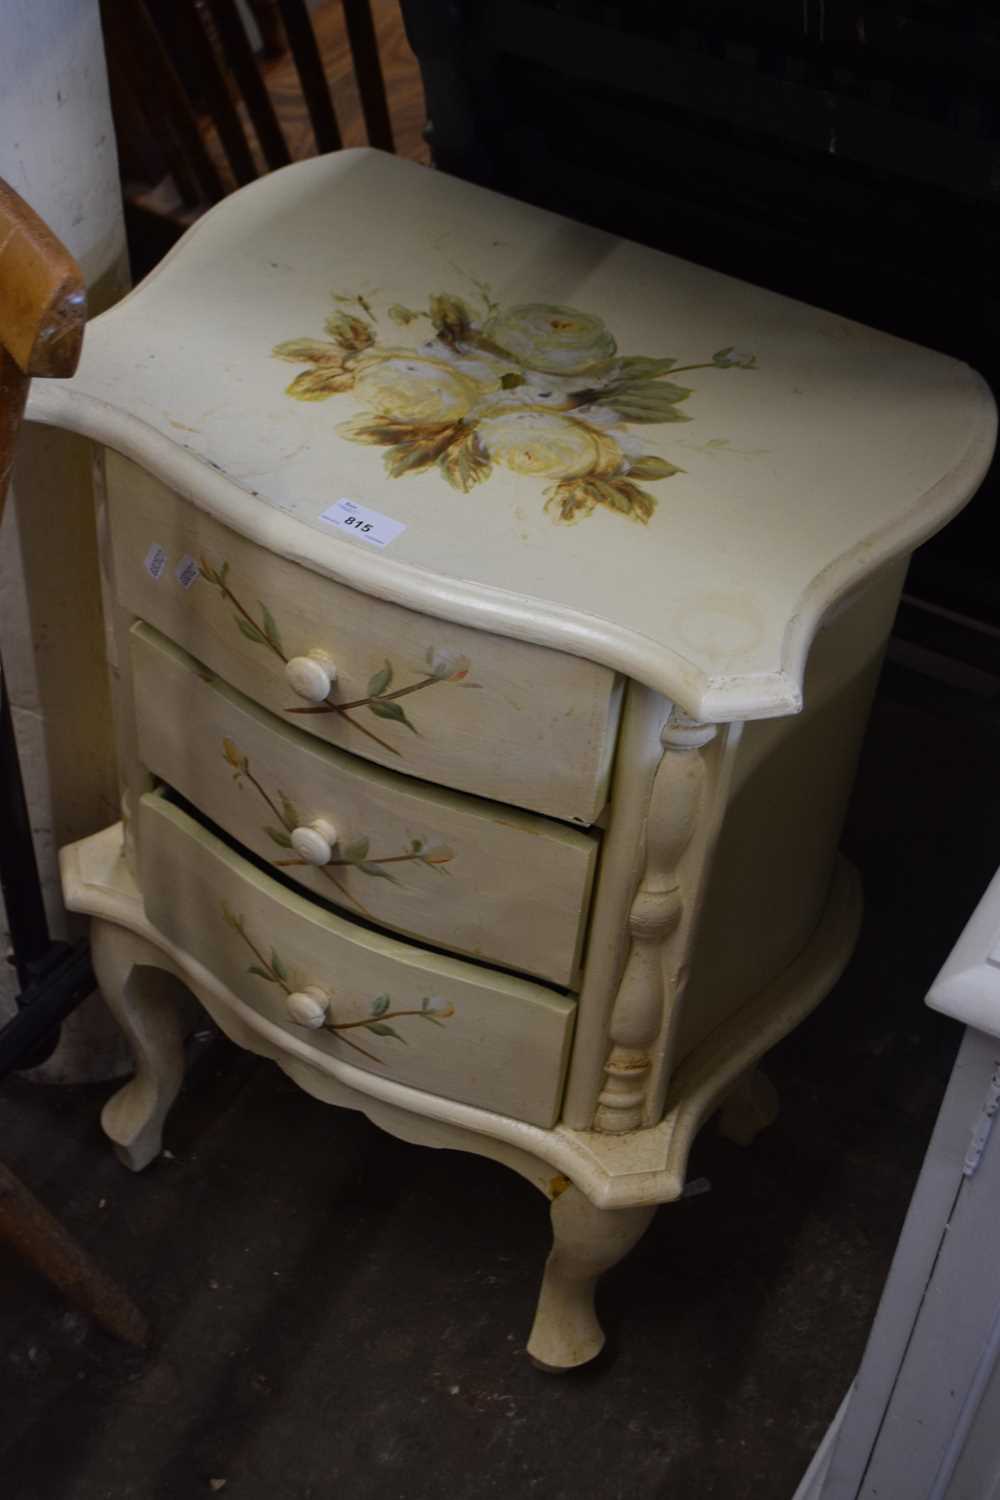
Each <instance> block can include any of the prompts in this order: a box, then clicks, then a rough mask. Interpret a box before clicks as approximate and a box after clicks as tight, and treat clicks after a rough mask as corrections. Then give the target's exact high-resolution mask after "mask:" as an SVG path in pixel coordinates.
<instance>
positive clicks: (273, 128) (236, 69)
mask: <svg viewBox="0 0 1000 1500" xmlns="http://www.w3.org/2000/svg"><path fill="white" fill-rule="evenodd" d="M206 4H207V5H208V9H209V11H210V13H211V16H212V19H213V21H214V22H215V24H216V27H217V28H218V32H219V40H220V41H221V43H222V48H223V51H224V53H225V55H226V60H227V61H228V63H229V65H230V67H231V68H232V70H233V74H234V76H235V78H236V81H237V83H238V84H239V87H240V91H241V93H242V94H243V98H244V99H245V101H246V106H247V109H248V110H249V111H250V118H251V120H252V121H253V128H254V130H255V131H256V132H257V138H258V140H259V141H260V144H261V149H262V150H263V152H264V156H265V158H266V160H267V164H268V166H269V167H272V168H274V167H287V166H288V164H289V162H290V161H291V159H292V158H291V156H290V154H289V151H288V145H287V143H286V141H285V138H284V136H283V135H282V133H281V126H280V125H279V124H278V117H277V115H276V114H275V112H274V105H273V104H272V103H271V96H270V94H269V93H268V92H267V89H266V88H265V86H264V81H263V79H262V78H261V76H260V73H259V71H258V68H257V61H256V59H255V57H254V55H253V50H252V48H251V46H250V39H249V37H248V36H247V33H246V27H245V26H244V24H243V19H242V17H241V16H240V13H239V11H238V10H237V8H236V4H235V0H206Z"/></svg>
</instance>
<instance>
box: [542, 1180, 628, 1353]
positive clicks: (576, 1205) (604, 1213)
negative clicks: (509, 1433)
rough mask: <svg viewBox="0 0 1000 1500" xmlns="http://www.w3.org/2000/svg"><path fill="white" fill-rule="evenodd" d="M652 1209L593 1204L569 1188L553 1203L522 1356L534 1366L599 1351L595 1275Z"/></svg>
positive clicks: (621, 1251) (617, 1255)
mask: <svg viewBox="0 0 1000 1500" xmlns="http://www.w3.org/2000/svg"><path fill="white" fill-rule="evenodd" d="M655 1212H656V1206H655V1204H651V1205H649V1206H648V1207H641V1208H615V1209H604V1208H595V1207H594V1205H593V1204H592V1203H591V1202H590V1201H589V1200H588V1199H587V1198H585V1197H584V1196H583V1194H582V1193H581V1192H580V1191H579V1190H578V1189H577V1188H575V1187H568V1188H566V1190H565V1191H564V1192H562V1193H560V1195H559V1197H558V1198H556V1199H555V1200H554V1201H553V1203H552V1241H553V1242H552V1251H551V1253H550V1255H549V1258H548V1261H547V1262H546V1266H545V1275H544V1277H543V1279H542V1289H541V1292H540V1294H539V1298H538V1307H537V1309H536V1312H535V1322H534V1326H533V1328H532V1330H531V1337H530V1338H529V1340H528V1355H529V1357H530V1359H531V1361H532V1363H533V1364H535V1365H537V1366H538V1368H539V1369H541V1370H545V1371H548V1372H551V1373H561V1372H563V1371H565V1370H572V1369H575V1368H576V1367H577V1366H578V1365H585V1364H587V1363H588V1362H589V1361H590V1360H592V1359H594V1358H595V1356H596V1355H598V1354H599V1353H600V1352H601V1350H602V1348H603V1347H604V1332H603V1330H602V1328H601V1325H600V1323H598V1321H597V1315H596V1313H595V1311H594V1291H595V1288H596V1285H597V1278H598V1277H599V1276H600V1275H601V1273H602V1272H604V1271H608V1270H610V1269H611V1267H612V1266H614V1265H617V1263H618V1262H619V1261H620V1260H621V1259H622V1258H623V1257H624V1256H625V1255H627V1254H628V1252H629V1251H630V1250H631V1249H632V1246H633V1245H635V1244H636V1243H637V1242H638V1241H639V1240H640V1239H641V1237H642V1235H643V1234H644V1233H645V1232H646V1230H647V1228H648V1227H649V1224H650V1221H651V1219H652V1217H653V1215H654V1213H655Z"/></svg>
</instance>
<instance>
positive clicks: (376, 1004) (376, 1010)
mask: <svg viewBox="0 0 1000 1500" xmlns="http://www.w3.org/2000/svg"><path fill="white" fill-rule="evenodd" d="M390 1004H391V1002H390V1000H389V996H388V995H376V996H375V999H374V1000H373V1001H372V1015H373V1016H384V1015H385V1013H386V1011H387V1010H388V1009H389V1006H390Z"/></svg>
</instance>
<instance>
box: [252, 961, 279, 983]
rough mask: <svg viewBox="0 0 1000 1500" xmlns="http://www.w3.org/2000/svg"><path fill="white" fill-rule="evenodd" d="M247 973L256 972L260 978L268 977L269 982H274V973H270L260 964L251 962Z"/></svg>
mask: <svg viewBox="0 0 1000 1500" xmlns="http://www.w3.org/2000/svg"><path fill="white" fill-rule="evenodd" d="M247 973H248V974H256V975H257V978H258V979H266V980H267V982H268V984H273V983H274V975H273V974H269V973H268V972H267V970H266V969H262V968H261V966H260V964H251V965H250V967H249V969H247Z"/></svg>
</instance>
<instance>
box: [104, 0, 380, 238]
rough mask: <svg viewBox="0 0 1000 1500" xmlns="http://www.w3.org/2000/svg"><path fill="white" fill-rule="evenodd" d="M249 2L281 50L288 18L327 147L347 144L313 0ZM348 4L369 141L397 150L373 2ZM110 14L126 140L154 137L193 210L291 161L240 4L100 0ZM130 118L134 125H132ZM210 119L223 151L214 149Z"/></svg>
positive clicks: (343, 0)
mask: <svg viewBox="0 0 1000 1500" xmlns="http://www.w3.org/2000/svg"><path fill="white" fill-rule="evenodd" d="M250 3H251V8H252V10H253V12H254V14H256V15H257V16H258V18H259V20H260V23H261V31H262V33H263V35H264V36H265V38H266V39H270V50H272V51H273V48H274V45H275V40H274V39H275V33H276V30H277V27H276V25H275V22H276V20H280V23H281V27H282V28H283V30H284V35H285V38H286V40H287V43H288V49H289V51H290V53H291V55H292V58H293V60H294V63H295V68H296V71H297V74H298V78H299V82H300V85H301V91H302V97H303V100H304V102H305V106H306V110H307V112H308V115H309V120H310V123H311V126H312V132H313V136H314V138H315V143H316V150H317V152H319V153H323V152H327V151H335V150H337V149H339V147H340V146H341V144H342V141H341V132H340V128H339V125H338V122H337V115H336V111H335V109H334V105H333V99H332V97H331V94H330V89H329V86H328V82H327V79H326V76H325V71H324V66H323V60H322V58H321V55H320V51H319V47H318V45H317V41H316V34H315V31H314V29H313V23H312V19H311V17H310V12H309V7H308V5H307V3H306V0H250ZM339 3H340V4H341V7H342V10H343V20H344V24H345V29H346V32H347V38H348V42H349V45H350V49H351V53H352V60H353V66H354V76H355V82H356V85H357V90H358V95H359V98H360V103H361V109H362V114H363V116H364V120H365V127H366V131H367V135H368V140H369V144H370V145H372V146H378V147H380V148H382V149H383V150H388V151H391V150H392V148H393V137H392V127H391V124H390V121H389V112H388V108H387V105H386V97H385V86H384V81H383V77H382V69H381V64H380V61H379V54H378V46H377V41H376V36H375V28H374V24H373V22H372V15H371V9H370V5H369V0H339ZM101 10H102V16H103V20H104V31H105V41H106V46H107V52H108V64H109V70H110V74H111V82H112V95H113V99H114V101H115V108H116V117H117V118H118V128H119V137H120V138H121V137H122V136H123V135H124V134H127V135H128V137H129V139H130V141H131V140H132V139H134V138H135V137H136V136H137V135H141V134H144V135H145V137H146V140H147V142H148V143H149V148H150V150H151V151H152V153H153V154H154V155H155V154H156V153H157V152H159V153H162V157H163V158H165V163H166V167H167V170H169V172H170V174H171V176H172V177H173V179H174V182H175V184H176V187H177V190H178V192H179V194H180V197H181V199H182V201H183V203H184V204H185V205H186V206H187V207H188V208H203V207H206V206H208V205H209V204H213V203H217V202H218V201H219V199H220V198H222V197H223V196H224V195H225V194H226V193H227V192H229V191H230V190H231V189H232V188H234V187H242V186H243V185H244V184H245V183H248V182H251V181H253V179H254V178H255V177H257V176H258V175H259V171H260V169H261V168H263V169H264V170H272V169H274V168H276V167H282V166H286V165H287V164H288V163H289V162H290V161H291V159H292V157H291V152H290V150H289V145H288V142H287V140H286V139H285V136H284V134H283V132H282V129H281V125H280V123H279V120H278V116H277V113H276V111H275V107H274V103H273V101H272V98H271V96H270V94H269V92H268V89H267V85H266V82H265V79H264V77H263V75H262V72H261V68H260V66H259V64H258V60H257V58H256V56H255V55H254V52H253V49H252V47H251V43H250V38H249V36H248V33H247V28H246V25H245V23H244V20H243V16H242V15H241V13H240V9H239V7H238V5H237V3H236V0H101ZM123 116H127V117H128V121H129V122H130V123H128V124H127V125H126V126H125V128H124V129H123V123H124V122H123V119H122V117H123ZM205 116H207V117H208V119H209V120H210V121H211V124H212V126H214V131H215V135H216V137H217V140H218V142H219V145H220V148H221V150H220V151H219V152H213V151H211V150H210V149H209V145H208V143H207V139H206V132H205V129H204V117H205ZM248 124H249V125H250V126H251V127H252V136H253V137H255V138H256V140H255V141H254V140H253V139H252V138H251V136H250V135H248V132H247V125H248ZM220 157H221V158H222V161H221V162H220ZM220 167H221V169H220Z"/></svg>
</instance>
